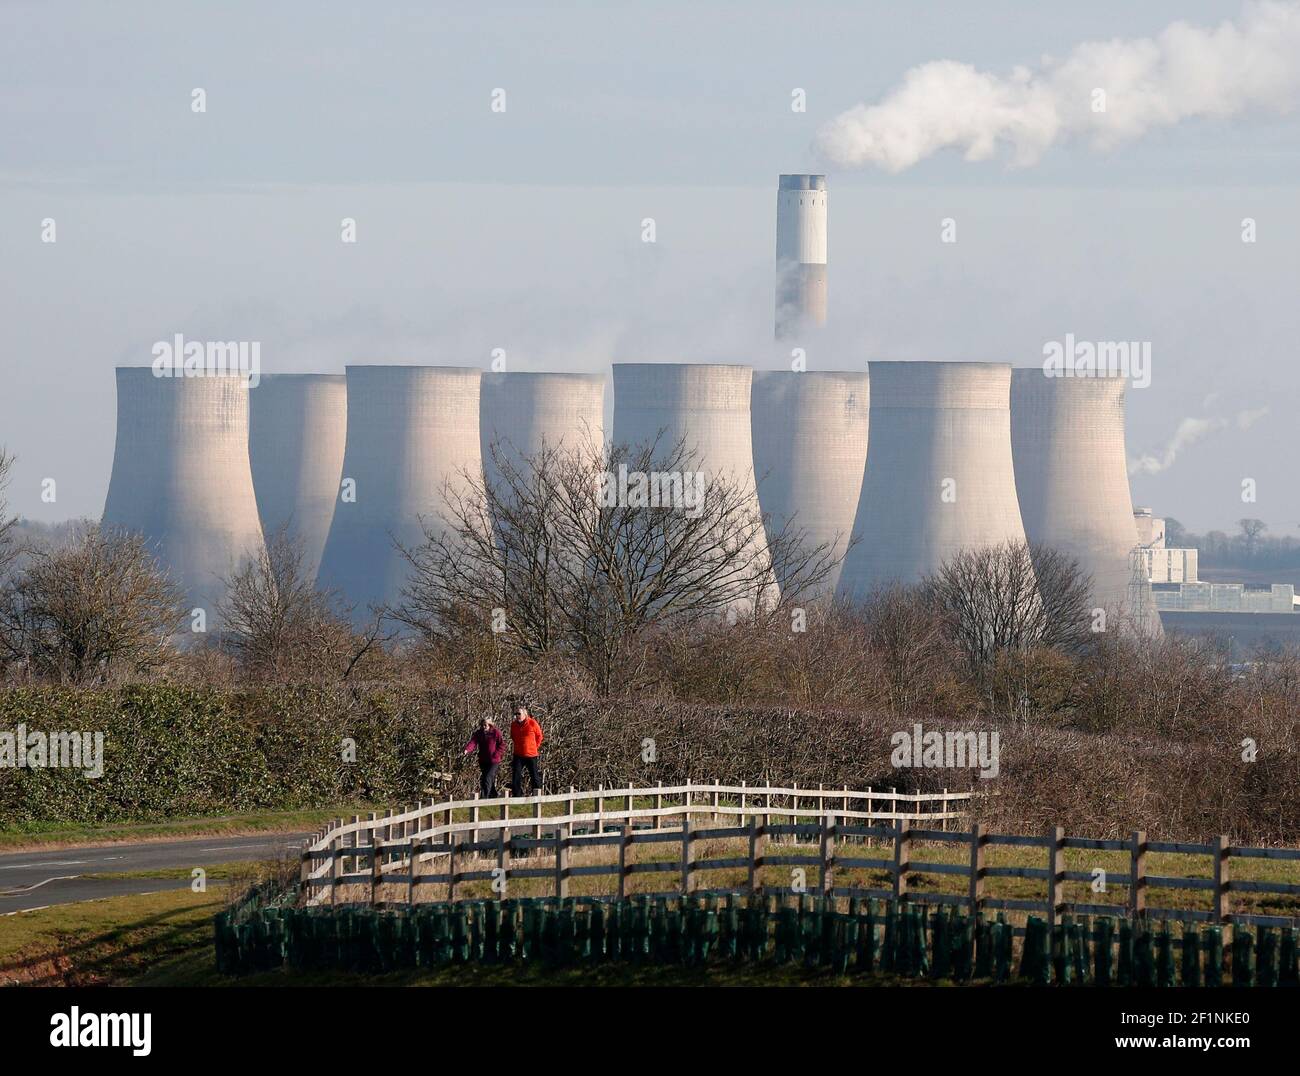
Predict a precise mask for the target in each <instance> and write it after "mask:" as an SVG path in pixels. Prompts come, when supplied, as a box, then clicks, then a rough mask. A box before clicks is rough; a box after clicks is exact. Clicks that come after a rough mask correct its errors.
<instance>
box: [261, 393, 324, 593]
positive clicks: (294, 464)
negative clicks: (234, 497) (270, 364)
mask: <svg viewBox="0 0 1300 1076" xmlns="http://www.w3.org/2000/svg"><path fill="white" fill-rule="evenodd" d="M347 400H348V390H347V378H346V377H345V375H343V374H264V375H263V376H262V380H261V383H260V384H258V385H257V386H256V387H255V388H252V389H250V390H249V414H248V456H249V461H250V463H251V464H252V467H253V489H254V491H255V492H256V493H257V510H258V514H259V515H260V516H261V519H262V532H263V534H265V535H266V537H267V539H268V541H269V540H270V539H271V537H272V535H274V534H275V533H277V532H278V531H279V530H280V528H282V527H283V528H285V529H286V530H287V533H288V534H289V535H290V536H291V537H292V538H293V539H295V540H296V541H297V542H298V544H299V545H300V548H301V551H302V568H303V571H304V573H305V574H306V576H307V578H309V579H313V578H315V576H316V570H317V568H318V567H319V566H320V558H321V554H322V553H323V552H324V550H325V539H326V537H327V536H328V535H329V529H330V521H331V520H332V519H333V518H334V503H335V501H336V500H338V496H339V479H340V476H341V475H342V472H343V446H344V443H345V442H346V440H347V429H348V405H347Z"/></svg>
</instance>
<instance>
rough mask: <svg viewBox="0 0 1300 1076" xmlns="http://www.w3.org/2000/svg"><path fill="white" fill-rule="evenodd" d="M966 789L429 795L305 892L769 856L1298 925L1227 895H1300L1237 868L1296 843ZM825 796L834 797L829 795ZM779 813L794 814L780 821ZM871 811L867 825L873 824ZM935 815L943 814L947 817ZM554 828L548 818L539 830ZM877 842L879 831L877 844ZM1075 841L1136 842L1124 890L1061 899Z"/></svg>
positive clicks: (962, 897)
mask: <svg viewBox="0 0 1300 1076" xmlns="http://www.w3.org/2000/svg"><path fill="white" fill-rule="evenodd" d="M700 796H704V797H705V802H696V800H697V798H698V797H700ZM678 797H679V798H681V802H680V803H675V804H673V803H670V804H667V805H665V803H664V800H665V798H678ZM971 797H972V793H956V792H947V793H942V794H935V795H931V796H926V795H924V794H915V795H905V794H902V793H895V792H893V791H892V790H891V792H888V793H874V792H871V791H868V792H865V793H863V792H852V791H849V790H847V789H846V790H825V789H816V790H805V789H773V788H748V787H746V786H743V785H742V786H725V785H717V784H710V785H694V784H691V785H679V786H672V787H662V786H660V787H655V788H623V789H610V790H606V789H599V790H597V791H596V792H578V791H576V790H574V791H572V792H570V793H569V794H568V795H563V794H561V795H552V796H539V797H532V798H530V799H529V800H527V801H521V800H510V799H503V800H463V801H456V802H451V803H441V804H430V805H428V806H427V807H425V806H421V807H417V808H414V809H412V810H410V811H407V812H403V813H401V814H396V815H395V814H393V813H392V812H390V813H389V814H388V815H386V816H384V817H383V818H379V817H378V816H376V815H371V817H370V818H368V819H365V820H362V819H360V818H357V817H354V818H353V819H352V820H351V821H350V822H339V823H336V824H334V825H333V826H331V827H330V828H329V829H328V830H326V831H324V832H323V833H320V834H317V835H316V837H315V838H314V839H313V840H312V841H310V842H309V843H308V845H307V847H306V848H305V849H304V850H303V852H302V864H301V876H300V877H301V883H302V889H303V892H304V895H305V898H306V900H307V902H308V903H309V904H320V903H329V904H333V903H335V902H336V901H337V899H338V891H339V888H340V887H343V886H358V885H359V886H362V887H364V888H365V889H366V890H367V891H368V896H369V903H370V904H372V905H373V904H377V903H380V902H379V890H380V887H381V886H394V885H396V886H403V887H404V889H403V893H404V897H403V899H402V900H401V901H399V902H398V903H402V904H414V903H417V902H418V898H419V897H420V896H422V895H423V894H424V891H425V890H426V888H427V887H439V886H440V887H444V888H445V891H446V898H447V899H448V900H455V899H457V891H456V890H457V886H458V885H459V884H461V883H466V882H478V881H487V882H491V883H492V887H493V892H494V893H495V894H496V895H497V896H503V895H504V894H505V892H506V887H507V886H508V885H509V882H510V880H511V879H516V880H518V879H530V878H537V879H547V880H549V882H550V886H549V887H550V888H551V889H552V891H553V894H554V895H555V896H556V897H566V896H568V895H569V882H570V880H571V879H573V878H579V877H589V876H612V877H613V878H614V879H615V886H616V894H617V896H619V897H623V896H625V895H626V894H627V883H628V879H629V878H630V877H632V876H633V875H637V874H643V873H655V874H667V875H673V876H674V877H675V880H676V883H677V888H676V889H674V890H673V892H681V893H691V892H698V891H709V892H718V891H719V890H709V889H707V887H705V888H704V889H703V890H702V889H701V887H700V886H699V885H698V876H699V875H700V874H701V873H703V872H706V871H716V870H727V869H730V870H743V871H745V874H746V885H745V886H743V887H741V889H742V890H745V891H748V892H751V893H752V892H758V891H763V890H764V887H763V886H762V885H761V884H760V882H759V877H760V875H759V872H760V871H761V870H762V869H763V868H765V867H790V868H812V869H814V870H816V871H817V872H818V874H817V877H818V881H817V883H816V887H817V889H818V890H819V891H820V892H821V893H823V894H825V895H832V896H836V897H841V896H843V897H882V898H893V899H895V900H903V901H906V900H914V901H919V902H924V903H931V904H957V905H963V906H965V907H967V908H968V909H969V910H970V911H971V912H972V913H975V912H980V911H984V910H990V911H1012V912H1028V913H1036V914H1044V915H1046V917H1047V920H1048V923H1049V925H1055V923H1056V922H1057V920H1058V918H1059V917H1060V916H1061V915H1063V914H1066V913H1077V914H1085V915H1086V914H1097V915H1116V914H1123V915H1127V916H1129V917H1131V918H1139V917H1146V918H1152V919H1181V920H1185V921H1189V922H1208V923H1220V924H1231V923H1234V922H1237V923H1252V924H1259V925H1269V926H1292V925H1300V917H1290V916H1273V915H1263V914H1255V913H1249V912H1236V913H1234V912H1233V910H1232V907H1231V896H1232V894H1233V893H1263V894H1274V895H1286V896H1300V885H1297V884H1292V883H1286V882H1266V881H1247V880H1239V881H1233V880H1232V873H1231V870H1230V866H1231V862H1232V860H1233V859H1234V858H1235V859H1270V860H1289V861H1300V849H1291V848H1252V847H1243V846H1235V845H1232V844H1231V843H1230V842H1229V840H1228V838H1227V837H1226V836H1223V837H1220V838H1218V840H1217V841H1215V842H1214V843H1212V844H1194V843H1187V842H1178V841H1149V840H1147V837H1146V834H1145V833H1144V832H1143V831H1141V830H1138V831H1135V832H1134V833H1133V834H1132V836H1131V837H1130V838H1128V839H1127V840H1098V839H1095V838H1087V837H1067V836H1065V833H1064V831H1063V830H1062V829H1061V828H1060V827H1059V826H1058V827H1053V828H1052V829H1050V830H1049V831H1048V832H1047V833H1046V834H1044V835H1042V836H1037V837H1035V836H1025V835H1017V834H996V833H989V832H987V831H986V830H985V828H984V827H983V826H982V825H981V824H979V823H973V824H972V825H971V827H970V829H969V830H966V831H959V830H955V829H953V828H949V822H950V821H951V820H953V819H954V818H956V817H962V816H963V813H962V812H954V811H952V810H951V809H950V805H951V802H952V801H957V802H962V801H969V800H970V798H971ZM737 798H739V800H738V802H737ZM781 798H786V799H787V800H788V801H789V802H787V803H786V804H784V805H781V804H779V803H778V802H777V801H778V800H780V799H781ZM610 799H613V800H620V801H623V802H622V804H621V806H619V807H618V808H607V807H606V806H605V801H606V800H610ZM810 799H812V800H817V801H818V806H817V807H816V808H813V807H809V806H807V805H805V804H801V803H800V801H801V800H810ZM880 799H883V800H886V801H889V802H890V803H891V807H892V808H897V806H898V805H899V804H900V803H902V804H905V805H910V807H911V809H910V810H904V811H902V812H898V811H897V810H891V811H888V812H886V811H883V810H875V808H874V803H875V802H876V801H877V800H880ZM638 800H640V801H645V800H650V801H651V802H653V803H654V804H655V806H653V807H647V806H638V805H637V803H636V801H638ZM586 801H594V803H595V809H594V810H590V811H581V810H577V809H576V805H578V804H581V803H583V802H586ZM828 801H830V802H833V803H834V804H836V805H838V806H830V807H828V806H826V803H827V802H828ZM546 803H561V804H564V805H565V808H566V810H565V813H563V814H557V815H549V816H544V815H542V814H541V807H542V805H543V804H546ZM849 804H853V805H854V806H857V807H862V806H865V807H866V810H851V809H846V808H847V805H849ZM511 805H514V806H516V807H518V806H527V807H531V808H532V809H533V810H532V813H530V814H528V815H526V816H522V817H521V816H515V817H513V818H511V817H510V816H509V807H510V806H511ZM494 806H499V807H501V808H503V809H502V810H501V815H502V817H500V818H495V819H491V818H484V817H483V816H482V813H481V811H482V809H483V808H484V807H494ZM935 807H938V808H939V809H938V810H935V809H933V808H935ZM922 808H925V809H922ZM466 811H470V812H472V816H471V817H470V818H469V819H468V820H465V821H459V822H458V821H456V820H455V815H456V814H457V812H460V813H462V814H463V813H465V812H466ZM774 817H776V818H779V819H783V820H782V821H775V822H774V821H773V818H774ZM864 819H865V820H866V823H867V824H862V821H863V820H864ZM439 820H441V821H439ZM801 820H803V821H801ZM638 821H640V822H641V823H642V828H640V829H638V828H637V826H636V823H637V822H638ZM919 822H920V823H928V825H919V824H917V823H919ZM665 823H672V824H671V825H665ZM882 823H889V824H882ZM935 823H938V824H939V826H938V828H935V825H934V824H935ZM579 827H583V828H579ZM543 829H545V830H547V831H549V832H548V833H546V834H543V833H542V830H543ZM485 834H486V836H485ZM363 838H364V840H363ZM719 840H732V841H736V842H737V843H738V845H739V847H740V848H742V849H744V851H745V854H743V855H739V854H738V855H732V856H728V857H725V858H712V859H708V858H701V856H700V854H699V850H698V849H699V845H700V842H702V841H719ZM873 841H878V842H880V844H879V845H878V846H876V847H873V846H872V842H873ZM664 843H672V844H676V845H677V846H678V847H679V848H680V854H679V855H677V856H674V857H673V858H672V859H668V860H663V859H659V860H649V861H641V862H635V861H634V857H633V856H632V855H631V849H632V848H633V847H634V846H636V845H651V844H664ZM772 843H777V844H779V845H782V846H788V845H791V844H794V845H796V846H797V845H799V844H802V843H806V844H808V845H810V846H815V848H816V851H815V853H813V852H812V851H811V850H810V851H808V852H806V853H799V852H796V853H795V854H787V853H781V854H772V853H770V852H769V851H768V848H769V846H770V845H771V844H772ZM920 843H925V844H931V845H932V844H944V845H949V846H953V845H956V846H958V847H963V848H965V849H967V850H968V851H969V855H968V856H964V857H963V859H964V861H963V862H959V863H938V862H933V861H928V860H916V859H914V858H913V856H912V852H913V849H914V847H915V846H916V845H917V844H920ZM602 846H611V847H612V848H613V849H614V853H615V856H616V861H615V862H611V863H593V864H581V865H576V866H575V865H573V853H574V852H575V851H581V850H585V849H592V848H599V847H602ZM999 846H1001V847H1019V848H1031V849H1037V850H1039V851H1040V852H1041V853H1042V855H1043V860H1042V862H1043V865H1042V866H1041V867H993V866H988V865H987V864H986V862H985V859H986V852H987V849H989V848H990V847H999ZM1067 849H1087V850H1093V851H1103V852H1121V853H1124V852H1126V853H1128V861H1129V869H1128V873H1126V874H1117V873H1114V872H1106V876H1105V881H1106V884H1107V885H1108V886H1110V885H1117V886H1124V887H1126V889H1127V894H1128V899H1127V902H1126V904H1124V905H1122V906H1121V905H1117V904H1093V903H1084V902H1078V901H1066V900H1065V899H1064V886H1065V884H1066V883H1070V882H1082V883H1089V882H1092V881H1094V874H1093V872H1091V871H1087V872H1085V871H1067V870H1066V869H1065V852H1066V850H1067ZM530 853H541V855H542V856H547V857H550V858H552V859H553V860H554V862H553V864H552V865H550V866H539V865H536V857H533V856H531V855H530ZM866 853H875V854H866ZM1148 853H1173V854H1178V855H1187V856H1203V857H1209V859H1210V861H1211V862H1210V866H1211V869H1212V877H1211V878H1192V877H1175V876H1162V875H1152V874H1150V873H1149V872H1148V871H1147V866H1146V860H1147V854H1148ZM475 855H477V856H478V857H479V858H480V860H485V861H487V862H490V863H491V864H492V865H491V866H487V867H485V865H484V863H481V862H480V863H471V864H469V865H468V869H467V865H466V857H469V856H475ZM520 857H523V861H524V863H526V864H528V865H518V864H517V863H516V862H515V861H516V859H518V858H520ZM363 864H364V866H363ZM434 867H437V868H438V869H436V870H435V869H432V868H434ZM854 869H866V870H874V871H878V872H883V873H885V874H887V876H888V879H889V888H872V887H866V886H852V885H844V884H836V877H837V873H840V874H842V872H843V871H847V870H854ZM927 874H928V875H945V874H946V875H957V876H961V877H963V878H964V879H965V880H966V882H967V887H966V891H965V893H964V894H951V893H933V892H913V891H911V890H910V889H909V883H910V882H911V881H912V880H914V879H916V878H919V877H921V876H924V875H927ZM990 878H1018V879H1030V880H1035V881H1041V882H1043V883H1044V893H1043V896H1042V898H1041V899H1038V900H1013V899H1000V898H992V897H988V896H986V894H985V882H986V881H987V880H988V879H990ZM810 888H811V887H810ZM1153 888H1158V889H1183V890H1204V891H1207V892H1208V893H1210V895H1211V898H1212V907H1211V908H1210V909H1208V910H1195V909H1174V908H1157V907H1151V906H1149V905H1148V903H1147V893H1148V890H1149V889H1153ZM788 890H790V887H789V886H784V887H777V888H775V889H773V888H768V889H767V891H768V892H782V891H788ZM611 895H613V894H611ZM425 899H436V897H426V898H425Z"/></svg>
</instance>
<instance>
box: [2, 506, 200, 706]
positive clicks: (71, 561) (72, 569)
mask: <svg viewBox="0 0 1300 1076" xmlns="http://www.w3.org/2000/svg"><path fill="white" fill-rule="evenodd" d="M181 615H182V614H181V594H180V591H179V590H178V588H177V587H176V586H175V584H174V583H172V582H171V580H170V579H169V578H168V577H167V575H166V574H165V573H164V572H163V571H162V569H161V568H159V566H158V563H157V561H156V560H155V559H154V557H153V555H152V554H151V553H150V552H149V550H148V549H147V548H146V546H145V542H144V539H143V538H142V537H140V536H139V535H135V534H126V533H121V532H118V531H113V530H105V529H103V528H101V527H100V526H99V525H98V524H94V523H84V524H82V525H81V527H80V528H79V529H78V532H77V535H76V537H75V539H74V540H73V541H72V542H71V543H70V544H69V545H67V546H62V547H58V548H54V549H43V548H33V549H26V550H24V551H23V563H22V566H21V567H20V568H19V570H18V571H17V572H16V574H15V575H14V577H13V578H12V579H11V580H9V582H8V583H7V584H6V585H5V586H4V589H3V591H2V592H0V648H3V649H2V652H3V655H4V658H5V661H6V663H8V664H9V665H10V666H16V667H17V668H18V669H19V670H21V672H22V673H23V674H24V675H26V676H30V677H36V678H44V679H50V680H54V681H56V682H58V683H66V684H100V683H110V682H118V681H121V680H124V679H130V678H147V677H149V676H150V675H152V674H154V673H155V672H157V671H158V670H160V669H161V668H162V667H163V666H165V665H166V663H167V662H168V661H169V660H170V659H171V657H172V656H173V653H174V651H173V648H172V645H171V637H172V635H173V634H174V633H175V632H176V631H177V630H178V628H179V626H180V623H181Z"/></svg>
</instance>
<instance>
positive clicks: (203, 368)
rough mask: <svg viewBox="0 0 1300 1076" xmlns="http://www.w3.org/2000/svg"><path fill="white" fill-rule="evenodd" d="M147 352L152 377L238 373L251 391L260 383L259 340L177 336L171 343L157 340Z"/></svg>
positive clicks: (221, 375)
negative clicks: (151, 359) (149, 355)
mask: <svg viewBox="0 0 1300 1076" xmlns="http://www.w3.org/2000/svg"><path fill="white" fill-rule="evenodd" d="M150 353H151V354H152V355H153V362H152V363H151V364H150V365H151V366H152V367H153V376H154V377H228V376H230V375H231V374H238V375H240V376H241V377H243V378H245V379H246V380H247V381H248V387H249V388H250V389H254V388H257V386H258V384H259V383H260V382H261V380H262V344H261V341H258V340H252V341H249V340H186V339H185V337H184V336H183V335H182V334H180V333H177V334H176V335H175V336H174V337H172V338H171V339H170V340H159V341H158V342H157V343H156V344H154V346H153V348H152V349H151V352H150Z"/></svg>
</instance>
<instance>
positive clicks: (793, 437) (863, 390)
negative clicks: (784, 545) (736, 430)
mask: <svg viewBox="0 0 1300 1076" xmlns="http://www.w3.org/2000/svg"><path fill="white" fill-rule="evenodd" d="M870 402H871V394H870V378H869V376H868V374H867V373H866V371H862V372H850V371H842V370H818V371H811V370H809V371H805V372H803V373H794V372H791V371H788V370H772V371H756V372H755V373H754V387H753V398H752V404H751V413H752V422H751V426H752V430H753V443H754V471H755V473H756V475H757V477H758V499H759V503H760V504H761V505H762V507H763V512H764V515H765V517H766V521H767V524H768V537H769V539H770V538H771V537H772V536H773V535H774V534H777V533H780V532H781V530H782V529H783V528H784V527H786V526H787V525H789V526H790V527H791V529H792V530H793V531H797V532H802V536H803V541H804V543H805V547H806V548H808V549H813V548H816V547H818V546H821V545H825V546H826V547H827V548H828V549H829V550H830V551H831V552H832V553H833V555H834V556H836V557H838V558H843V556H844V554H845V552H846V550H847V549H848V545H849V536H850V535H851V534H852V532H853V520H854V518H855V516H856V515H857V510H858V495H859V494H860V493H861V492H862V473H863V470H864V468H865V467H866V462H867V417H868V410H869V408H870ZM842 566H843V565H842V563H841V564H838V565H836V566H835V568H834V569H833V571H832V572H831V574H830V576H829V577H828V578H827V580H826V581H825V583H824V584H823V588H822V589H824V590H825V591H826V592H828V593H834V591H835V586H836V584H837V582H838V581H839V576H840V569H841V567H842ZM778 582H780V583H781V584H782V585H783V586H784V585H785V583H786V580H785V579H779V580H778Z"/></svg>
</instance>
